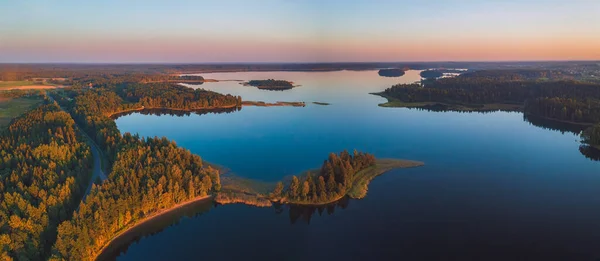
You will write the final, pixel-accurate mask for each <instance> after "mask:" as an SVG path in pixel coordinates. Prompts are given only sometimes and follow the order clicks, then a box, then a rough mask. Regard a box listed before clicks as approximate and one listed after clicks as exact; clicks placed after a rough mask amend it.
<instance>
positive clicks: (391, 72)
mask: <svg viewBox="0 0 600 261" xmlns="http://www.w3.org/2000/svg"><path fill="white" fill-rule="evenodd" d="M378 74H379V76H383V77H400V76H402V75H404V70H403V69H381V70H379V72H378Z"/></svg>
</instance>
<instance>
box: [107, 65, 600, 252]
mask: <svg viewBox="0 0 600 261" xmlns="http://www.w3.org/2000/svg"><path fill="white" fill-rule="evenodd" d="M202 76H204V77H205V78H208V79H218V80H251V79H269V78H272V79H278V80H289V81H293V82H294V83H295V84H298V85H301V86H299V87H297V88H294V89H292V90H287V91H267V90H258V89H257V88H254V87H250V86H242V85H241V84H239V82H237V81H221V82H214V83H213V82H209V83H205V84H203V85H196V86H194V85H188V86H190V87H193V88H204V89H208V90H212V91H216V92H220V93H229V94H233V95H240V96H242V98H243V99H244V100H254V101H265V102H276V101H304V102H306V103H307V106H306V107H243V108H242V109H241V110H240V111H235V112H231V113H208V114H202V115H200V114H193V113H192V114H189V115H184V116H171V115H160V116H159V115H152V114H150V115H146V114H142V113H133V114H130V115H126V116H122V117H120V118H118V119H117V120H116V123H117V126H118V127H119V129H120V130H121V131H122V132H132V133H139V134H140V135H142V136H166V137H168V138H169V139H172V140H174V141H176V142H177V144H178V145H179V146H182V147H184V148H187V149H189V150H191V151H192V152H193V153H196V154H198V155H200V156H201V157H202V158H203V159H204V160H206V161H208V162H211V163H215V164H218V165H222V166H225V167H227V168H228V169H230V170H231V172H233V173H235V174H236V175H239V176H243V177H248V178H253V179H258V180H263V181H276V180H279V179H281V178H282V177H284V176H288V175H292V174H299V173H301V172H302V171H304V170H307V169H313V168H318V167H320V166H321V164H322V162H323V160H325V159H326V158H327V156H328V154H329V153H330V152H336V153H337V152H340V151H342V150H344V149H347V150H349V151H352V150H354V149H357V150H359V151H364V152H369V153H372V154H374V155H375V156H376V157H378V158H404V159H412V160H418V161H424V162H425V164H426V165H425V166H424V167H419V168H415V169H398V170H393V171H390V172H388V173H386V174H384V175H383V176H381V177H378V178H376V179H375V180H374V181H373V182H372V183H371V185H370V187H369V192H368V194H367V197H366V198H364V199H362V200H347V199H346V200H343V201H341V202H338V203H337V204H335V205H332V206H328V207H323V208H320V209H314V208H298V207H289V206H279V207H273V208H257V207H250V206H245V205H225V206H218V207H213V206H212V205H211V203H210V202H206V203H203V204H200V205H202V206H199V207H198V208H197V211H195V212H194V211H192V212H193V214H190V210H189V209H186V210H185V214H183V213H182V214H181V215H180V216H177V217H174V218H171V220H172V222H169V223H167V224H165V222H159V223H157V224H156V225H155V226H154V227H153V228H148V231H147V233H144V231H140V235H139V236H138V239H137V240H135V241H134V242H132V243H131V244H130V245H128V246H127V244H125V245H124V246H123V247H122V248H121V251H117V252H116V253H115V256H118V257H116V259H117V260H189V259H193V260H195V259H202V260H236V259H245V260H341V259H346V260H356V259H357V260H389V259H392V260H398V259H404V260H440V259H443V260H539V259H544V260H597V259H598V258H600V248H599V247H598V242H600V221H599V220H600V193H598V191H600V163H599V162H595V161H591V160H589V159H587V158H586V157H584V156H583V155H582V154H581V153H580V151H579V137H578V135H576V134H574V133H573V132H568V131H567V132H560V131H556V130H550V129H545V128H540V127H537V126H535V125H533V124H531V123H529V122H528V121H525V120H524V117H523V114H522V113H517V112H493V113H485V114H484V113H458V112H430V111H423V110H414V109H413V110H411V109H405V108H383V107H378V106H377V104H379V103H383V102H385V99H383V98H381V97H379V96H375V95H370V94H369V93H371V92H379V91H382V90H384V89H385V88H387V87H390V86H391V85H393V84H396V83H412V82H415V81H418V80H419V79H420V76H419V71H408V72H407V73H406V74H405V75H404V76H402V77H398V78H386V77H380V76H378V75H377V71H337V72H241V73H212V74H202ZM312 102H326V103H330V104H331V105H329V106H323V105H316V104H312ZM538 125H539V124H538ZM200 214H201V215H200ZM169 224H171V225H170V226H169ZM125 250H126V251H125Z"/></svg>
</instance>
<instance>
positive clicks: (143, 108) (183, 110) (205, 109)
mask: <svg viewBox="0 0 600 261" xmlns="http://www.w3.org/2000/svg"><path fill="white" fill-rule="evenodd" d="M236 107H239V106H238V105H237V104H235V105H228V106H219V107H205V108H198V109H180V108H166V107H144V106H142V107H141V108H133V109H128V110H120V111H116V112H113V113H110V114H105V115H106V116H108V117H109V118H113V117H115V116H119V114H126V113H130V112H140V111H144V110H170V111H180V112H196V111H211V110H220V109H233V108H236Z"/></svg>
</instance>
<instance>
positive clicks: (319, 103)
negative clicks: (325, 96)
mask: <svg viewBox="0 0 600 261" xmlns="http://www.w3.org/2000/svg"><path fill="white" fill-rule="evenodd" d="M313 104H316V105H322V106H327V105H331V103H327V102H313Z"/></svg>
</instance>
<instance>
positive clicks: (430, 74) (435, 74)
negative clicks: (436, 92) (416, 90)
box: [419, 70, 444, 78]
mask: <svg viewBox="0 0 600 261" xmlns="http://www.w3.org/2000/svg"><path fill="white" fill-rule="evenodd" d="M419 75H421V77H423V78H439V77H442V76H444V73H442V72H441V71H438V70H425V71H422V72H421V73H419Z"/></svg>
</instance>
